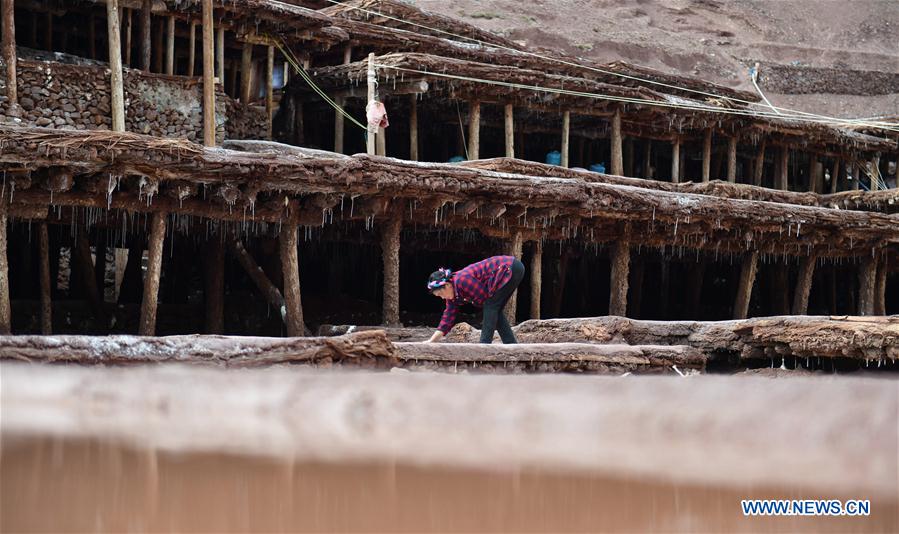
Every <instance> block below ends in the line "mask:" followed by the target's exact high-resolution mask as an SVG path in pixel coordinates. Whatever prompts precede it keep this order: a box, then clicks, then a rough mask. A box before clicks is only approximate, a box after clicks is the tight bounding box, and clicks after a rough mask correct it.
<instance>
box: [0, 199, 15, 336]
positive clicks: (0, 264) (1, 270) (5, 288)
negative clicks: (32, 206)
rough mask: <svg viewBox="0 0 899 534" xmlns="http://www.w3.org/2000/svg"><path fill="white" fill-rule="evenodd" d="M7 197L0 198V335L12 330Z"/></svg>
mask: <svg viewBox="0 0 899 534" xmlns="http://www.w3.org/2000/svg"><path fill="white" fill-rule="evenodd" d="M8 210H9V204H8V200H7V198H5V195H4V198H0V335H8V334H9V333H10V332H12V328H11V327H12V311H11V310H10V306H9V259H8V257H7V255H6V253H7V251H6V244H7V240H6V226H7V222H8V221H9V216H8Z"/></svg>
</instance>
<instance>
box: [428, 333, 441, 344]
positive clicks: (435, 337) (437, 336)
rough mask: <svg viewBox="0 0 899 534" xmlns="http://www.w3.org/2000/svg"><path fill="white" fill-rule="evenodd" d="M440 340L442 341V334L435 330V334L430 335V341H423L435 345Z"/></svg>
mask: <svg viewBox="0 0 899 534" xmlns="http://www.w3.org/2000/svg"><path fill="white" fill-rule="evenodd" d="M441 339H443V332H441V331H440V330H437V331H436V332H434V334H433V335H431V337H430V339H428V340H427V341H425V343H436V342H438V341H440V340H441Z"/></svg>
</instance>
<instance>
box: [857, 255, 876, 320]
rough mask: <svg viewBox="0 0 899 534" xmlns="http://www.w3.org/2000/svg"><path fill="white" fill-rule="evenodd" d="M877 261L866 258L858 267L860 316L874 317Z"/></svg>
mask: <svg viewBox="0 0 899 534" xmlns="http://www.w3.org/2000/svg"><path fill="white" fill-rule="evenodd" d="M876 283H877V260H876V259H875V258H872V257H870V256H866V257H865V259H864V260H862V262H861V264H860V265H859V266H858V314H859V315H874V309H875V307H876V305H875V303H874V300H875V298H874V297H875V286H876Z"/></svg>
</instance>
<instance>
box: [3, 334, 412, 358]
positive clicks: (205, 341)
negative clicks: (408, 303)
mask: <svg viewBox="0 0 899 534" xmlns="http://www.w3.org/2000/svg"><path fill="white" fill-rule="evenodd" d="M394 357H395V349H394V348H393V346H392V345H391V344H390V342H389V341H388V340H387V336H386V335H385V334H384V332H378V331H370V332H358V333H353V334H349V335H345V336H338V337H311V338H303V337H300V338H266V337H235V336H205V335H204V336H201V335H189V336H163V337H141V336H106V337H93V336H0V360H22V361H28V362H43V363H55V362H66V363H79V364H109V365H123V364H138V363H174V362H177V363H191V364H209V365H218V366H223V367H263V366H268V365H274V364H282V363H328V362H333V361H340V362H347V363H361V362H359V360H363V359H364V360H367V362H366V363H370V364H374V363H378V362H380V363H382V364H384V365H389V364H390V363H392V362H393V359H394Z"/></svg>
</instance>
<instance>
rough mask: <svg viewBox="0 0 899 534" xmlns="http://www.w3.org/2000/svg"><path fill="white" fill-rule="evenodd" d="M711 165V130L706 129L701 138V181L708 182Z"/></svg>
mask: <svg viewBox="0 0 899 534" xmlns="http://www.w3.org/2000/svg"><path fill="white" fill-rule="evenodd" d="M711 165H712V129H711V128H708V129H706V131H705V134H704V135H703V138H702V181H703V183H705V182H708V181H709V179H710V178H711Z"/></svg>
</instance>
